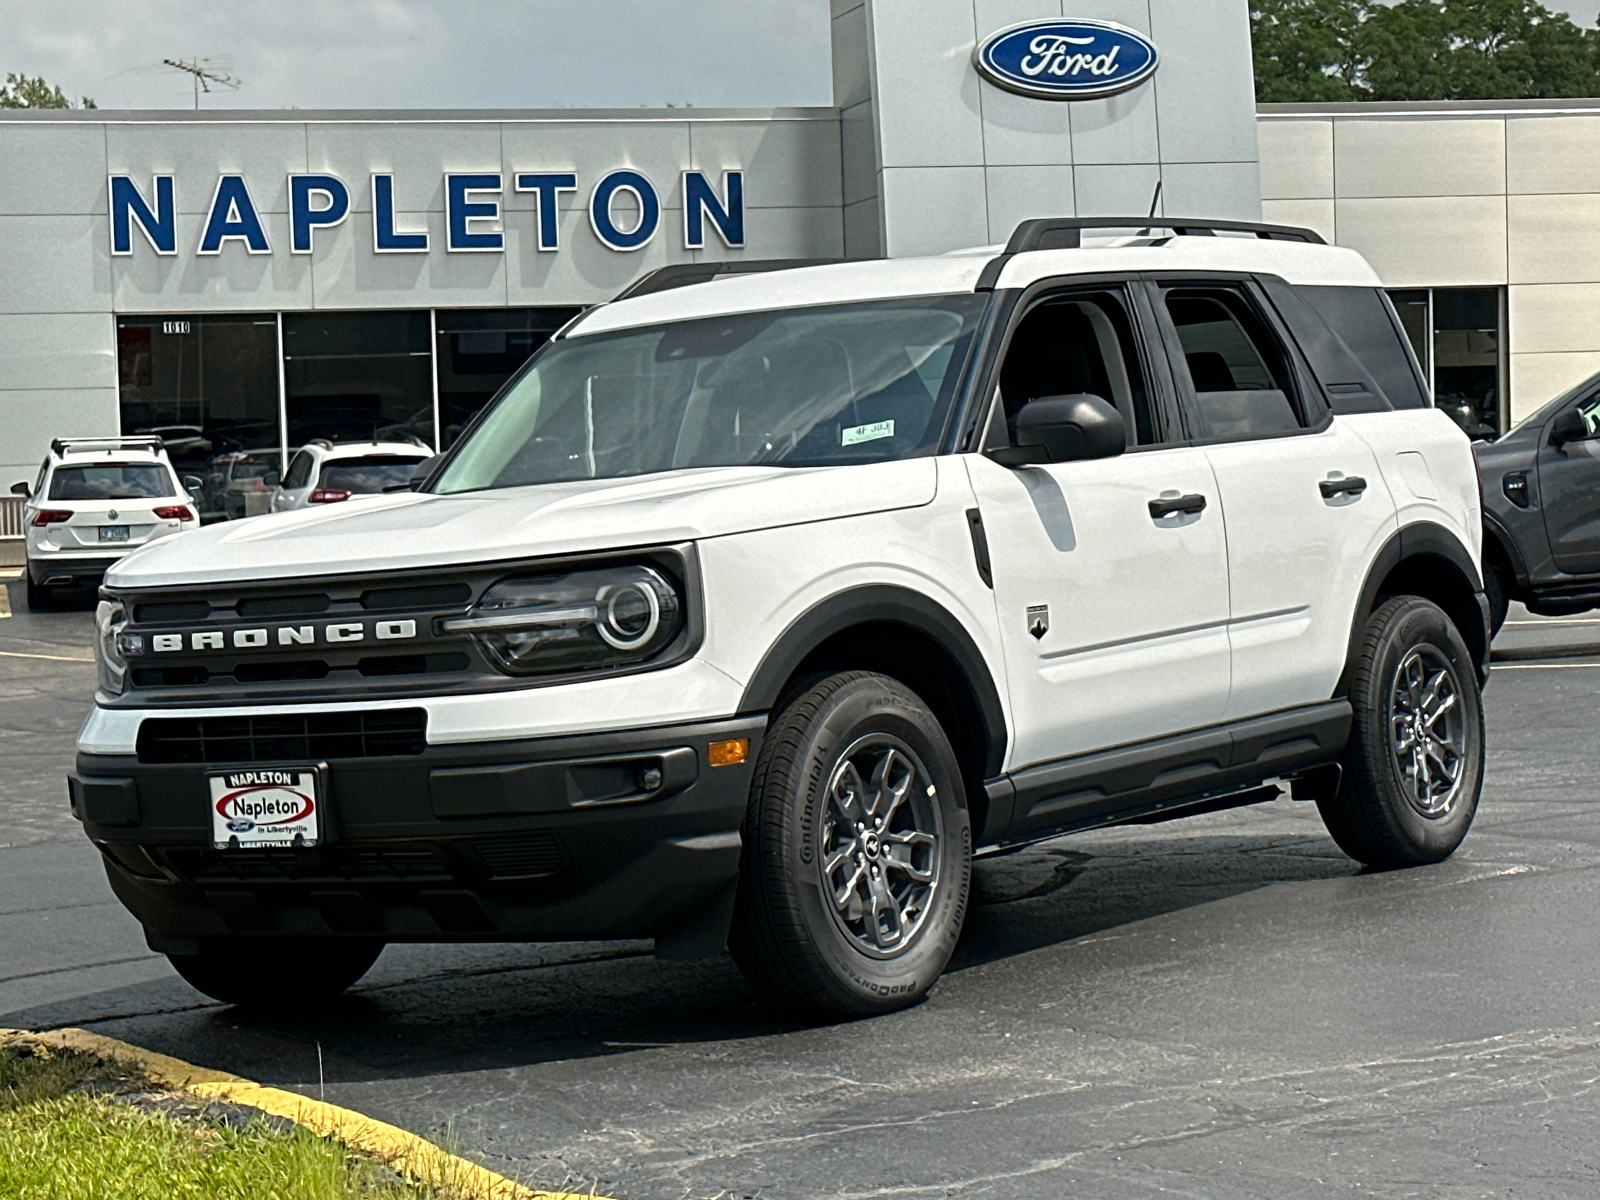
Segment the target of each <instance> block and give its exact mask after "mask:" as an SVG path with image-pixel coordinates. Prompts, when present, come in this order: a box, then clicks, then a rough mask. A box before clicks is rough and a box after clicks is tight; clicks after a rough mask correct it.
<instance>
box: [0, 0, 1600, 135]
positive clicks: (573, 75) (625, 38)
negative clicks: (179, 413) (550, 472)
mask: <svg viewBox="0 0 1600 1200" xmlns="http://www.w3.org/2000/svg"><path fill="white" fill-rule="evenodd" d="M1193 2H1194V3H1206V2H1207V0H1193ZM1552 7H1555V8H1557V9H1561V8H1566V9H1567V10H1568V11H1570V12H1571V14H1572V16H1573V18H1574V19H1575V20H1577V21H1580V22H1582V23H1584V24H1588V25H1593V24H1594V23H1595V17H1596V12H1597V10H1600V0H1571V2H1570V3H1567V4H1561V3H1557V4H1555V5H1553V6H1552ZM0 29H4V30H5V33H4V36H3V39H0V71H22V72H26V73H28V74H30V75H43V76H44V77H45V78H46V79H48V80H50V81H51V82H52V83H57V84H60V86H61V88H62V90H63V91H65V92H67V93H68V94H69V95H71V96H73V97H74V98H76V97H78V96H82V95H87V96H92V97H93V98H94V100H95V102H96V103H97V104H99V106H100V107H101V108H188V107H190V106H191V105H192V103H193V90H192V87H191V84H190V82H189V77H188V76H186V75H182V74H180V73H179V72H177V71H174V70H172V69H171V68H169V67H163V66H161V65H160V64H161V60H162V59H163V58H182V59H188V58H192V57H194V56H197V55H198V56H203V57H204V56H209V57H210V58H211V59H212V61H213V63H214V65H216V66H217V67H219V68H220V69H223V70H226V71H228V72H229V73H230V74H232V75H234V76H236V77H237V78H238V79H239V80H241V81H242V83H241V85H240V87H239V88H238V90H237V91H234V90H230V89H228V88H226V87H220V86H219V87H216V88H215V89H214V90H213V91H212V93H211V94H210V95H203V96H201V97H200V103H201V105H202V106H203V107H207V108H291V107H298V108H546V107H564V106H572V107H583V108H597V107H622V108H631V107H633V106H635V105H639V104H648V105H652V106H656V105H664V104H668V103H672V104H685V103H688V104H694V105H698V106H700V107H707V108H708V107H718V106H758V107H761V106H777V105H790V104H829V103H831V102H832V95H831V93H832V83H831V68H830V64H829V48H828V0H143V2H142V3H140V4H138V5H136V6H130V5H129V4H128V2H127V0H55V2H53V3H52V2H49V0H46V2H44V3H41V2H40V0H0Z"/></svg>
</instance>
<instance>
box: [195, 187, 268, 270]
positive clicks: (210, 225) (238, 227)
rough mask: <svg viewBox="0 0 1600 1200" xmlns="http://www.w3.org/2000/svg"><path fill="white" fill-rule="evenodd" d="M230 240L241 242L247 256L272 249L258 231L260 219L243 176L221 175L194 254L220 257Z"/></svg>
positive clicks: (265, 236) (262, 233) (265, 232)
mask: <svg viewBox="0 0 1600 1200" xmlns="http://www.w3.org/2000/svg"><path fill="white" fill-rule="evenodd" d="M234 238H238V239H239V240H240V241H241V242H243V243H244V245H245V249H246V250H248V251H249V252H250V253H251V254H271V253H272V247H271V246H270V245H268V244H267V231H266V230H265V229H263V228H262V227H261V217H260V216H259V215H257V213H256V205H255V201H254V200H252V199H250V189H249V188H248V187H247V186H245V182H244V176H243V175H224V176H222V178H220V179H218V180H217V190H216V193H215V194H214V195H213V196H212V197H211V212H210V215H209V216H208V217H206V227H205V232H204V233H202V234H201V235H200V248H199V249H198V250H196V251H195V253H196V254H221V253H222V245H223V243H224V242H227V241H231V240H232V239H234Z"/></svg>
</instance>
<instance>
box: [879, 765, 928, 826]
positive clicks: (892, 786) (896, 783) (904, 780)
mask: <svg viewBox="0 0 1600 1200" xmlns="http://www.w3.org/2000/svg"><path fill="white" fill-rule="evenodd" d="M897 766H898V767H899V774H898V776H897V775H896V774H895V773H894V772H895V768H896V767H897ZM916 779H917V773H916V771H915V770H913V769H912V766H911V764H910V763H909V762H907V761H906V759H905V758H904V757H903V756H902V755H900V754H899V753H898V752H897V751H895V750H893V749H891V750H890V751H889V752H888V753H887V754H885V755H884V756H883V758H882V760H880V761H879V763H878V766H877V769H876V770H874V771H873V772H872V807H871V809H870V812H871V815H872V816H874V817H876V818H877V819H878V821H879V822H880V823H881V824H882V827H883V828H884V829H887V828H889V822H890V821H892V820H893V819H894V814H895V812H896V811H897V810H898V809H899V808H900V805H901V804H902V803H904V802H905V798H906V795H907V794H908V793H909V792H910V791H911V785H912V784H913V783H915V782H916ZM885 796H887V797H888V803H887V805H885V803H884V799H885Z"/></svg>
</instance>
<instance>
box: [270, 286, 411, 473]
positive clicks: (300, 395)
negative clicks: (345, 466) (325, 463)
mask: <svg viewBox="0 0 1600 1200" xmlns="http://www.w3.org/2000/svg"><path fill="white" fill-rule="evenodd" d="M428 321H429V318H428V313H427V311H426V310H424V311H422V312H367V313H284V314H283V368H284V392H285V405H286V410H287V413H288V422H289V446H290V447H291V448H298V447H300V446H303V445H305V443H306V442H308V441H310V440H311V439H312V438H326V439H327V440H328V441H330V442H367V441H373V440H378V441H408V440H410V441H417V442H420V443H422V444H424V445H426V446H428V447H430V448H431V447H432V446H433V367H432V363H431V362H430V361H429V353H428Z"/></svg>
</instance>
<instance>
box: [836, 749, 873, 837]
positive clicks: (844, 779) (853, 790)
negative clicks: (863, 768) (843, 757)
mask: <svg viewBox="0 0 1600 1200" xmlns="http://www.w3.org/2000/svg"><path fill="white" fill-rule="evenodd" d="M866 795H867V785H866V782H865V781H864V780H863V779H862V778H861V772H860V771H858V770H856V765H855V763H853V762H847V763H845V764H844V770H843V771H841V772H840V773H839V778H838V779H837V780H835V781H834V785H833V790H832V794H831V796H830V799H832V801H833V807H834V808H835V809H837V810H838V812H839V815H840V816H841V817H843V818H844V819H845V820H846V821H847V822H849V823H850V825H851V826H852V827H853V826H855V825H857V824H859V823H861V822H862V821H864V820H865V819H866V815H867V814H866Z"/></svg>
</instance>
